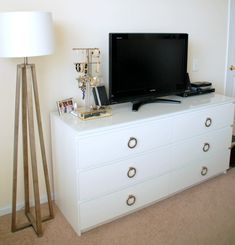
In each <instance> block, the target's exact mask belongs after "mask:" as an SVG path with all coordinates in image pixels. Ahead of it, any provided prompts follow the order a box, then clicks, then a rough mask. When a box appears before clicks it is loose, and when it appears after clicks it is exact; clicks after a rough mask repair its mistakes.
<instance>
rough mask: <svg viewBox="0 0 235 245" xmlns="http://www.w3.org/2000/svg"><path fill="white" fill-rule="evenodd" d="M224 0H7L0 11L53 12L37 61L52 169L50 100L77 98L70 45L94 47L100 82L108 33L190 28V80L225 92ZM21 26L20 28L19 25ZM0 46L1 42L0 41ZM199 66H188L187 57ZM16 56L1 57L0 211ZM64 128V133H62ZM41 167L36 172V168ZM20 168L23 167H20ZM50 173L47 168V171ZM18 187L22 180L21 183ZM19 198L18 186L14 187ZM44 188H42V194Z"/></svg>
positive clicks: (5, 207)
mask: <svg viewBox="0 0 235 245" xmlns="http://www.w3.org/2000/svg"><path fill="white" fill-rule="evenodd" d="M227 8H228V0H145V1H136V0H118V1H117V0H115V1H114V0H100V1H97V0H86V1H81V0H68V1H63V0H61V1H56V0H50V1H46V0H41V1H38V0H21V1H18V0H7V1H2V2H1V5H0V11H13V10H14V11H15V10H46V11H51V12H52V13H53V18H54V25H55V36H56V50H55V53H54V54H53V55H52V56H46V57H38V58H33V59H31V62H33V63H36V67H37V77H38V83H39V92H40V99H41V110H42V117H43V125H44V135H45V142H46V151H47V158H48V162H49V166H50V168H51V148H50V126H49V112H50V111H52V110H56V104H55V102H56V101H57V100H60V99H64V98H67V97H71V96H74V97H78V96H80V92H79V90H78V87H77V83H76V80H75V77H76V72H75V70H74V66H73V61H74V53H73V51H72V48H73V47H99V48H100V49H101V52H102V63H103V66H102V71H103V78H104V82H105V83H106V84H107V82H108V81H107V78H108V33H109V32H185V33H189V61H188V71H189V73H190V77H191V80H192V81H196V80H207V81H211V82H213V85H214V87H215V88H216V90H217V91H218V92H220V93H223V91H224V68H225V55H226V54H225V51H226V36H227V12H228V10H227ZM22 28H23V27H22ZM0 45H1V44H0ZM193 58H194V59H197V60H198V66H199V71H197V72H193V71H192V60H193ZM20 62H21V60H20V59H2V58H0V74H1V79H0V104H1V108H2V109H1V121H0V125H1V127H0V139H1V140H0V214H1V213H4V212H7V211H9V207H10V206H11V190H12V155H13V122H14V93H15V72H16V64H17V63H20ZM61 133H63V132H61ZM40 172H41V171H40ZM21 173H22V171H21ZM50 173H51V171H50ZM20 185H21V186H22V181H21V183H20ZM19 189H20V191H19V193H20V194H19V199H18V202H19V203H21V202H22V200H23V198H22V188H19ZM43 195H44V190H43V191H42V196H43Z"/></svg>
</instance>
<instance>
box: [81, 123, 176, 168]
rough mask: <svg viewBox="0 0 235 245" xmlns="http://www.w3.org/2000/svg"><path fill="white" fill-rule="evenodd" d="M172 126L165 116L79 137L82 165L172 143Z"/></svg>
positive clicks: (97, 162)
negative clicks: (131, 125)
mask: <svg viewBox="0 0 235 245" xmlns="http://www.w3.org/2000/svg"><path fill="white" fill-rule="evenodd" d="M171 126H172V125H171V123H170V120H168V119H162V120H158V121H156V122H155V121H154V122H151V123H145V124H143V125H142V124H139V125H138V126H136V127H129V128H127V127H125V129H121V130H115V131H114V130H113V131H112V132H107V133H104V134H102V135H93V136H91V137H87V138H82V139H78V149H79V150H78V163H79V168H80V169H85V168H90V167H92V166H99V165H104V164H105V163H107V162H109V161H115V160H117V159H121V158H123V157H126V156H128V157H130V156H132V155H134V154H136V153H140V152H145V151H146V150H150V149H153V148H156V147H158V146H162V145H165V144H169V141H170V137H171V128H172V127H171Z"/></svg>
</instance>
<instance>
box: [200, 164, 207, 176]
mask: <svg viewBox="0 0 235 245" xmlns="http://www.w3.org/2000/svg"><path fill="white" fill-rule="evenodd" d="M207 172H208V168H207V167H205V166H204V167H202V171H201V175H202V176H205V175H206V174H207Z"/></svg>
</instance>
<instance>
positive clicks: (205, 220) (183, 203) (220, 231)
mask: <svg viewBox="0 0 235 245" xmlns="http://www.w3.org/2000/svg"><path fill="white" fill-rule="evenodd" d="M104 212H105V210H104ZM55 215H56V217H55V219H54V220H51V221H48V222H46V223H43V229H44V235H43V237H41V238H38V237H37V236H36V235H35V233H34V231H33V229H32V228H27V229H25V230H22V231H19V232H16V233H11V232H10V218H11V216H10V215H5V216H2V217H0V245H14V244H19V245H34V244H35V245H41V244H58V245H73V244H78V245H95V244H96V245H145V244H146V245H169V244H171V245H194V244H195V245H207V244H208V245H234V244H235V169H232V170H229V171H228V173H227V174H226V175H221V176H218V177H216V178H213V179H211V180H209V181H207V182H205V183H203V184H200V185H198V186H196V187H193V188H191V189H188V190H186V191H184V192H182V193H180V194H177V195H175V196H173V197H171V198H168V199H166V200H164V201H161V202H159V203H157V204H155V205H153V206H151V207H148V208H146V209H143V210H141V211H139V212H136V213H133V214H131V215H129V216H126V217H124V218H121V219H119V220H116V221H114V222H112V223H109V224H106V225H103V226H100V227H98V228H96V229H93V230H91V231H89V232H86V233H84V234H83V235H82V236H81V237H78V236H77V235H76V233H75V232H74V231H73V229H72V228H71V226H70V225H69V224H68V223H67V222H66V220H65V219H64V217H63V216H62V214H61V213H60V211H59V210H58V209H57V208H56V207H55Z"/></svg>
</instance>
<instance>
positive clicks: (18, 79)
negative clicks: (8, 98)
mask: <svg viewBox="0 0 235 245" xmlns="http://www.w3.org/2000/svg"><path fill="white" fill-rule="evenodd" d="M21 76H22V69H21V67H20V65H17V76H16V92H15V93H16V94H15V123H14V155H13V186H12V217H11V219H12V221H11V230H12V231H16V199H17V167H18V138H19V114H20V84H21Z"/></svg>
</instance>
